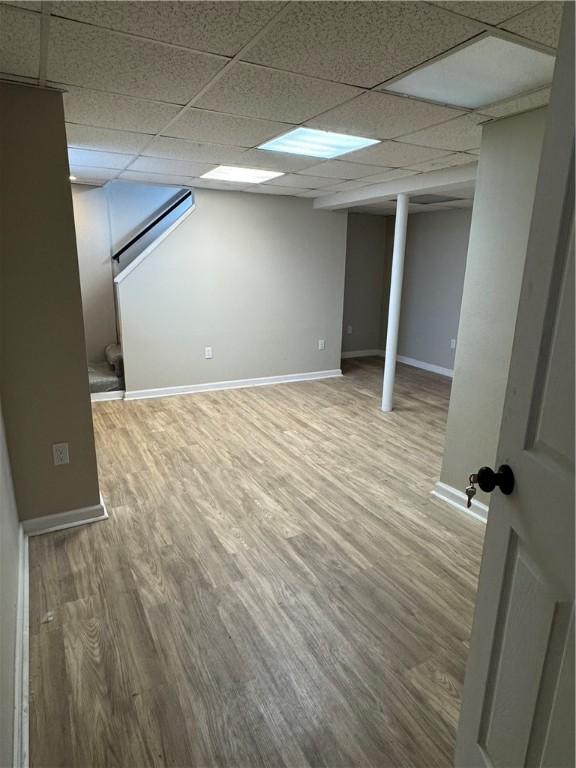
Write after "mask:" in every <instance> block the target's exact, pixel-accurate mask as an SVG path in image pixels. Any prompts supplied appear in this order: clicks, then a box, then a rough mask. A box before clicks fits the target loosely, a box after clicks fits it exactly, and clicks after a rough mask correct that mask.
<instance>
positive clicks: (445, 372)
mask: <svg viewBox="0 0 576 768" xmlns="http://www.w3.org/2000/svg"><path fill="white" fill-rule="evenodd" d="M384 356H385V353H384V350H383V349H359V350H357V351H355V352H342V354H341V355H340V357H341V358H342V360H347V359H348V358H350V357H384ZM396 360H397V362H399V363H404V365H411V366H412V367H413V368H422V370H423V371H430V372H431V373H439V374H440V375H441V376H449V377H450V378H451V379H452V378H454V369H453V368H443V367H442V366H441V365H434V363H426V362H424V360H415V359H414V358H413V357H405V356H404V355H397V356H396Z"/></svg>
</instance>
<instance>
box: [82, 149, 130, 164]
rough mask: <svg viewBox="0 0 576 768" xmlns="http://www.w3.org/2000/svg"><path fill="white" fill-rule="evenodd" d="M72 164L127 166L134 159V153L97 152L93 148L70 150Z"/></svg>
mask: <svg viewBox="0 0 576 768" xmlns="http://www.w3.org/2000/svg"><path fill="white" fill-rule="evenodd" d="M68 159H69V161H70V165H82V166H86V167H93V168H125V167H126V166H127V165H128V163H129V162H130V161H131V160H133V159H134V158H133V156H132V155H122V154H119V153H115V152H97V151H93V150H91V149H74V148H73V147H71V148H70V149H69V150H68Z"/></svg>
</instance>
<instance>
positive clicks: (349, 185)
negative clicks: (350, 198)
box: [320, 179, 371, 195]
mask: <svg viewBox="0 0 576 768" xmlns="http://www.w3.org/2000/svg"><path fill="white" fill-rule="evenodd" d="M332 181H334V179H332ZM370 183H371V182H370V180H369V179H358V180H355V179H352V180H350V181H339V182H337V183H336V184H331V185H330V186H329V187H324V188H323V189H321V190H320V191H321V192H323V193H324V194H325V195H331V194H332V193H333V192H351V191H352V190H354V189H362V187H368V186H370Z"/></svg>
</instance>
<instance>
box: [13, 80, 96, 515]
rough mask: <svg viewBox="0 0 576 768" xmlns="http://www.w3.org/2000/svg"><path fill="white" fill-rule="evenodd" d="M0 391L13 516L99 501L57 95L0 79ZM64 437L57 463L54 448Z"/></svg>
mask: <svg viewBox="0 0 576 768" xmlns="http://www.w3.org/2000/svg"><path fill="white" fill-rule="evenodd" d="M0 114H1V115H2V120H1V121H0V168H1V169H2V171H1V174H0V216H1V218H0V259H1V264H0V267H1V270H2V281H1V286H2V322H1V324H0V327H1V328H2V349H1V361H0V362H1V366H0V367H1V374H0V375H1V378H0V387H1V392H2V403H3V410H4V422H5V426H6V437H7V443H8V450H9V453H10V459H11V464H12V477H13V480H14V488H15V494H16V501H17V504H18V511H19V514H20V518H21V519H29V518H34V517H40V516H44V515H49V514H53V513H57V512H63V511H66V510H70V509H77V508H81V507H85V506H92V505H95V504H98V503H99V491H98V477H97V469H96V456H95V449H94V436H93V430H92V413H91V406H90V395H89V392H88V374H87V367H86V352H85V345H84V330H83V323H82V304H81V298H80V282H79V276H78V261H77V256H76V241H75V234H74V218H73V211H72V195H71V192H70V183H69V180H68V173H69V171H68V159H67V154H66V135H65V130H64V114H63V109H62V96H61V94H59V93H57V92H55V91H49V90H42V89H38V88H30V87H26V86H20V85H9V84H0ZM58 442H68V443H69V445H70V464H69V465H65V466H59V467H55V466H54V465H53V462H52V444H53V443H58Z"/></svg>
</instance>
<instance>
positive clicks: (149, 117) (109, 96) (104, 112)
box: [64, 87, 182, 133]
mask: <svg viewBox="0 0 576 768" xmlns="http://www.w3.org/2000/svg"><path fill="white" fill-rule="evenodd" d="M181 109H182V107H180V106H177V105H172V104H160V103H158V102H155V101H143V100H142V99H134V98H130V97H129V96H117V95H116V94H114V93H104V92H103V91H91V90H89V89H87V88H73V87H71V88H69V89H68V91H67V92H66V93H64V113H65V115H66V120H67V121H68V122H69V123H80V124H82V125H93V126H96V127H99V128H115V129H117V130H121V131H134V132H137V133H157V132H158V131H159V130H160V129H161V128H163V127H164V126H165V125H166V123H167V122H168V121H169V120H172V118H174V117H176V115H177V114H178V113H179V112H180V110H181Z"/></svg>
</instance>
